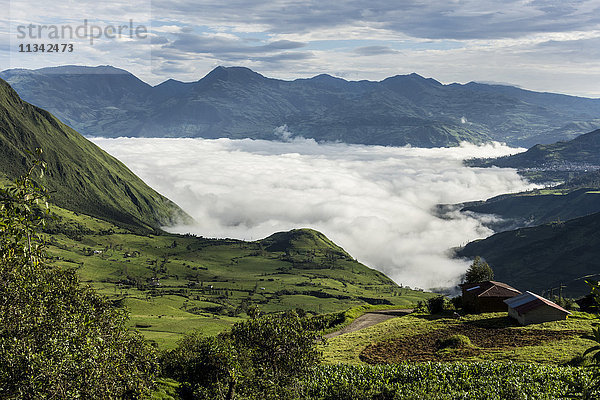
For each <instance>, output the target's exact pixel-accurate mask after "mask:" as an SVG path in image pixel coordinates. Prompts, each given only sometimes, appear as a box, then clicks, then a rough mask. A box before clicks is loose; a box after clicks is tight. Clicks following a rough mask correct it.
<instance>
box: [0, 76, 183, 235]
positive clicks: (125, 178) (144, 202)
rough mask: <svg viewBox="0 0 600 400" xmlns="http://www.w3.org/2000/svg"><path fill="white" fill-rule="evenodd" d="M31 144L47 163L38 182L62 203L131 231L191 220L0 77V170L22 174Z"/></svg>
mask: <svg viewBox="0 0 600 400" xmlns="http://www.w3.org/2000/svg"><path fill="white" fill-rule="evenodd" d="M36 148H42V149H43V151H44V154H43V158H44V161H46V162H47V164H48V171H47V174H46V177H45V178H44V179H43V180H42V182H41V183H43V184H44V185H45V186H46V187H47V188H48V189H49V190H50V191H51V198H52V201H53V202H54V203H55V204H57V205H59V206H61V207H65V208H68V209H70V210H73V211H76V212H80V213H85V214H87V215H91V216H95V217H98V218H102V219H105V220H108V221H111V222H114V223H117V224H119V225H122V226H127V227H130V228H132V229H140V228H141V229H151V230H154V229H159V228H160V227H161V226H164V225H170V224H173V223H175V222H178V221H182V220H189V219H190V218H189V217H188V216H187V215H186V214H185V213H184V212H183V211H182V210H181V209H179V207H177V206H176V205H175V204H174V203H172V202H171V201H170V200H168V199H166V198H165V197H163V196H161V195H160V194H158V193H157V192H155V191H154V190H153V189H151V188H150V187H148V186H147V185H146V184H145V183H144V182H142V181H141V180H140V179H139V178H138V177H137V176H135V175H134V174H133V173H132V172H131V171H130V170H129V169H128V168H127V167H125V165H123V164H122V163H121V162H119V161H118V160H117V159H115V158H114V157H112V156H110V155H108V154H107V153H106V152H104V151H102V150H101V149H100V148H98V147H97V146H96V145H94V144H93V143H91V142H90V141H88V140H87V139H85V138H84V137H83V136H81V135H80V134H79V133H77V132H76V131H74V130H73V129H71V128H69V127H68V126H67V125H65V124H63V123H62V122H60V121H59V120H58V119H57V118H55V117H54V116H53V115H52V114H50V113H49V112H47V111H45V110H43V109H41V108H38V107H35V106H32V105H30V104H28V103H26V102H24V101H23V100H21V99H20V98H19V96H18V95H17V93H16V92H15V91H14V90H13V89H12V88H11V87H10V86H9V85H8V84H7V83H6V82H5V81H3V80H0V173H1V174H3V175H4V176H5V177H7V178H9V179H11V180H12V179H15V178H17V177H19V176H22V175H24V174H25V173H26V171H27V168H28V167H29V166H30V165H31V158H32V155H31V154H29V153H28V151H30V152H31V151H33V150H35V149H36Z"/></svg>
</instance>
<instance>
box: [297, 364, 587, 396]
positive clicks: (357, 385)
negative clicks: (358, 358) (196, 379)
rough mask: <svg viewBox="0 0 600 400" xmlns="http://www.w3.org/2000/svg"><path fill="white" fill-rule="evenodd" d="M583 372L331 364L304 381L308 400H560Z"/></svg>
mask: <svg viewBox="0 0 600 400" xmlns="http://www.w3.org/2000/svg"><path fill="white" fill-rule="evenodd" d="M590 378H591V374H590V372H589V371H587V370H585V369H582V368H572V367H557V366H540V365H536V364H516V363H496V362H478V363H422V364H397V365H376V366H370V365H367V366H365V365H354V366H352V365H343V364H339V365H331V366H319V367H317V368H315V371H314V372H313V374H311V375H310V376H309V377H308V378H307V379H305V381H304V384H305V385H306V396H305V398H306V399H320V400H342V399H343V400H366V399H373V400H375V399H378V400H379V399H411V400H413V399H422V400H429V399H439V400H442V399H443V400H454V399H471V400H500V399H503V400H504V399H506V400H518V399H540V400H541V399H558V398H565V397H567V396H569V395H570V394H572V393H573V392H574V389H575V388H574V387H573V385H572V384H571V383H570V382H583V383H586V382H589V380H590Z"/></svg>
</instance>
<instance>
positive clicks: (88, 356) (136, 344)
mask: <svg viewBox="0 0 600 400" xmlns="http://www.w3.org/2000/svg"><path fill="white" fill-rule="evenodd" d="M38 165H39V166H42V167H43V164H42V163H41V162H37V163H36V165H35V166H38ZM33 172H34V169H33V168H32V169H31V170H29V173H28V174H27V175H26V176H25V177H23V178H20V179H17V180H16V181H15V183H14V185H12V186H11V187H9V188H7V189H2V190H0V198H1V201H2V203H1V206H0V246H1V247H0V256H1V259H0V397H1V398H6V399H13V398H14V399H17V398H19V399H20V398H31V399H34V398H35V399H44V398H61V399H67V398H88V399H91V398H105V399H116V398H138V397H140V396H143V395H146V394H148V393H149V389H150V387H151V386H152V379H153V377H154V373H155V371H156V368H157V365H156V359H155V356H154V352H153V350H152V349H151V348H149V346H148V345H147V344H146V343H145V342H144V340H143V339H142V337H141V336H140V335H139V334H135V333H131V332H129V331H128V330H127V328H126V326H125V322H126V316H125V314H124V313H123V312H122V311H119V310H116V309H114V308H113V307H112V306H111V305H110V304H109V303H108V302H107V301H106V300H105V299H104V298H102V297H100V296H98V295H97V294H96V293H95V292H94V291H93V290H91V289H90V288H85V287H82V286H80V283H79V281H78V279H77V276H76V273H75V271H72V270H65V269H62V268H58V267H54V268H52V267H49V266H47V265H46V264H45V260H44V254H43V252H42V248H41V245H40V241H39V238H38V236H37V229H38V228H39V225H40V224H41V223H42V221H43V214H42V212H41V211H40V209H39V208H38V207H37V206H38V204H40V203H42V204H44V203H45V194H46V192H45V189H44V188H42V187H41V186H39V185H37V184H36V183H35V182H34V181H33V179H32V173H33Z"/></svg>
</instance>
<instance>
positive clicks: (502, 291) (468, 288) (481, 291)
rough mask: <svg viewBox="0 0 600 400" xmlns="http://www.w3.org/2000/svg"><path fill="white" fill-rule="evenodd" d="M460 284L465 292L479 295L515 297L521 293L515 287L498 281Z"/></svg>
mask: <svg viewBox="0 0 600 400" xmlns="http://www.w3.org/2000/svg"><path fill="white" fill-rule="evenodd" d="M460 286H461V287H462V288H463V290H464V291H465V292H472V293H473V294H474V295H475V296H477V297H513V296H516V295H518V294H521V292H519V291H518V290H517V289H515V288H514V287H512V286H510V285H507V284H506V283H503V282H496V281H485V282H477V283H463V284H462V285H460Z"/></svg>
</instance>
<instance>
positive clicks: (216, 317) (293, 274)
mask: <svg viewBox="0 0 600 400" xmlns="http://www.w3.org/2000/svg"><path fill="white" fill-rule="evenodd" d="M53 213H55V214H56V216H57V217H58V220H56V221H54V222H51V223H50V224H49V226H48V232H50V233H51V235H49V237H48V243H49V248H48V253H49V255H51V256H52V257H53V259H54V262H55V263H56V264H57V265H61V266H65V267H75V268H77V269H78V271H79V275H80V277H81V279H82V280H83V282H84V283H87V284H90V285H92V286H94V287H95V288H97V289H98V290H99V291H100V292H101V293H103V294H105V295H108V296H109V297H111V298H113V299H115V300H118V303H120V304H123V305H124V306H126V307H128V308H129V310H130V312H131V325H132V326H134V327H137V328H138V329H140V330H141V331H142V332H143V333H144V334H145V335H146V337H148V338H149V339H152V340H155V341H156V342H158V343H159V344H160V345H161V346H163V347H167V348H168V347H172V346H174V344H175V341H176V340H177V339H178V338H179V337H181V335H182V334H183V333H185V332H187V331H190V330H192V329H200V330H201V331H202V332H203V333H204V334H206V335H211V334H215V333H217V332H219V331H222V330H224V329H226V328H227V327H229V326H230V325H231V323H233V322H235V321H239V320H240V319H241V318H245V317H246V314H245V310H246V309H247V307H248V306H252V305H258V306H259V308H260V309H261V310H263V311H265V312H274V311H281V310H286V309H293V308H302V309H304V310H306V311H307V312H312V313H328V312H337V311H342V310H346V309H348V308H350V307H354V306H360V305H365V304H393V305H398V306H402V307H403V306H408V305H411V304H415V303H416V302H417V301H419V300H422V299H425V298H428V297H430V296H431V295H432V294H430V293H423V292H419V291H413V290H409V289H406V288H400V287H398V286H397V285H396V284H395V283H394V282H392V281H391V280H390V279H389V278H387V277H386V276H385V275H383V274H382V273H380V272H378V271H375V270H373V269H370V268H368V267H366V266H364V265H363V264H360V263H358V262H357V261H355V260H354V259H352V258H351V257H350V256H349V255H348V254H347V253H346V252H345V251H344V250H343V249H341V248H340V247H338V246H337V245H335V244H334V243H333V242H331V241H330V240H329V239H327V238H326V237H325V236H324V235H323V234H321V233H319V232H316V231H313V230H309V229H302V230H294V231H291V232H283V233H278V234H275V235H272V236H271V237H269V238H267V239H263V240H260V241H256V242H243V241H238V240H228V239H227V240H225V239H224V240H217V239H206V238H201V237H193V236H181V235H170V234H163V235H160V236H155V235H139V234H134V233H131V232H129V231H126V230H125V229H122V228H118V227H116V226H114V225H112V224H110V223H107V222H103V221H100V220H97V219H95V218H92V217H88V216H85V215H82V214H79V215H76V214H74V213H72V212H70V211H66V210H63V209H60V208H57V207H53ZM59 232H64V233H66V234H64V233H59ZM94 251H96V252H94ZM152 278H157V280H155V281H158V282H160V286H153V285H152Z"/></svg>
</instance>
